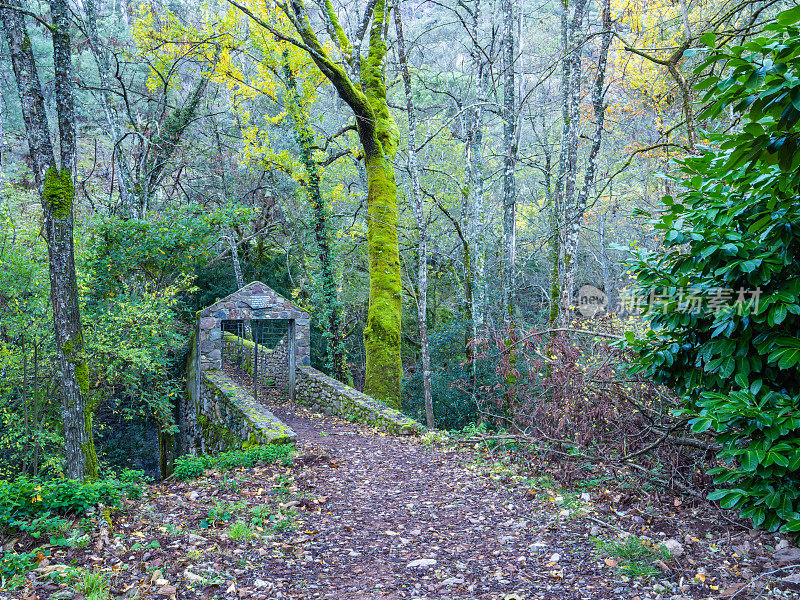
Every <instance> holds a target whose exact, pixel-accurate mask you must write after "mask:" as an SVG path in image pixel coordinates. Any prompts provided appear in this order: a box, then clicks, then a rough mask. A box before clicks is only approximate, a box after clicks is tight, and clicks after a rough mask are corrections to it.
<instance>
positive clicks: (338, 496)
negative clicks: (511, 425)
mask: <svg viewBox="0 0 800 600" xmlns="http://www.w3.org/2000/svg"><path fill="white" fill-rule="evenodd" d="M270 408H271V410H273V412H274V413H275V414H276V416H278V418H280V419H281V420H283V421H284V422H285V423H286V424H287V425H289V426H291V427H292V428H293V429H294V430H295V431H296V432H297V434H298V448H299V449H300V450H301V452H302V454H303V455H304V456H306V457H309V458H307V459H306V460H307V462H308V463H309V464H307V465H304V468H303V469H302V470H301V471H300V472H299V473H298V475H297V481H298V483H299V486H300V489H301V490H303V491H305V492H307V493H308V494H310V495H311V496H313V497H316V498H320V497H322V498H326V501H325V503H324V505H322V510H321V511H320V512H316V513H314V512H312V513H307V514H304V515H303V516H302V519H303V522H304V527H307V530H308V531H312V532H313V533H310V534H307V535H308V536H309V540H308V542H307V544H306V545H305V547H304V555H303V556H304V558H303V559H302V560H298V561H294V562H287V563H282V564H277V565H276V564H272V565H271V567H272V575H273V577H274V576H278V577H280V578H282V579H284V580H287V581H289V582H291V583H290V585H289V588H288V590H287V591H291V592H295V590H296V591H297V592H301V593H302V594H303V597H322V598H353V599H362V598H363V599H367V598H369V599H371V598H450V597H452V598H504V597H506V596H508V595H512V594H514V593H517V594H518V595H519V596H520V598H534V597H536V598H604V599H610V598H617V597H619V598H629V597H631V595H632V594H631V593H630V591H631V590H629V589H626V587H625V586H624V585H622V584H620V583H613V582H608V581H606V579H607V578H606V577H604V575H603V573H602V571H601V569H600V568H599V567H598V566H597V561H598V559H597V557H596V556H595V555H593V553H592V549H593V545H592V544H591V543H590V542H589V541H588V540H587V530H586V528H585V527H584V526H583V525H582V524H580V523H577V522H572V523H570V522H569V519H568V518H567V517H564V518H562V519H558V518H554V515H553V514H552V513H553V509H552V508H550V510H549V511H544V512H543V508H542V505H541V504H540V503H539V502H537V501H535V500H532V499H531V497H530V496H529V495H526V494H525V491H524V490H522V489H517V488H515V487H513V486H509V482H508V481H501V480H498V479H493V478H492V477H491V476H488V477H487V476H486V475H485V474H482V473H480V472H479V471H478V470H477V469H476V466H475V458H474V456H473V455H472V453H469V452H458V451H442V450H440V449H437V448H433V447H429V446H425V445H423V444H420V443H419V442H418V441H417V440H407V439H402V438H396V437H388V436H384V435H380V434H376V433H374V432H371V433H367V432H359V429H358V427H357V426H355V425H353V424H350V423H347V422H345V421H342V420H339V419H335V418H331V417H321V416H319V415H315V414H313V413H309V412H308V411H306V410H305V409H303V408H301V407H297V408H291V407H286V406H275V405H274V404H273V405H271V406H270ZM319 456H326V457H328V458H327V459H323V460H319V459H317V458H315V457H319ZM298 462H299V461H298ZM551 507H552V505H551ZM556 512H558V511H556ZM557 524H558V525H557ZM572 526H574V527H572ZM573 529H574V530H573ZM555 554H558V555H559V556H554V555H555ZM415 564H416V565H419V566H414V565H415ZM276 567H277V568H276Z"/></svg>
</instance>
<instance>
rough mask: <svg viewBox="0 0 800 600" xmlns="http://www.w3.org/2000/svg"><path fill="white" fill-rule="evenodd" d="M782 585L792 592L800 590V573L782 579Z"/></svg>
mask: <svg viewBox="0 0 800 600" xmlns="http://www.w3.org/2000/svg"><path fill="white" fill-rule="evenodd" d="M781 583H782V584H784V585H785V586H786V587H788V588H789V589H790V590H800V573H795V574H794V575H789V576H787V577H782V578H781Z"/></svg>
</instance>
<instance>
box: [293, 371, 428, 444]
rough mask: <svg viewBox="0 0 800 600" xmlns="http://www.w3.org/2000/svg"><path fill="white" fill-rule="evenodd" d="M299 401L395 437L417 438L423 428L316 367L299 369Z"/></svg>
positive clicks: (297, 386)
mask: <svg viewBox="0 0 800 600" xmlns="http://www.w3.org/2000/svg"><path fill="white" fill-rule="evenodd" d="M296 379H297V381H296V384H295V400H296V401H297V402H299V403H300V404H304V405H306V406H309V407H311V408H313V409H314V410H317V411H319V412H322V413H325V414H328V415H338V416H340V417H343V418H345V419H348V420H350V421H356V422H359V423H366V424H367V425H372V426H374V427H380V428H382V429H385V430H386V431H388V432H389V433H393V434H395V435H415V434H418V433H420V432H421V431H422V429H423V427H422V425H420V424H419V423H418V422H417V421H414V420H413V419H409V418H408V417H407V416H405V415H404V414H403V413H401V412H400V411H397V410H395V409H393V408H389V407H388V406H386V405H385V404H383V403H382V402H379V401H378V400H375V399H374V398H372V397H370V396H367V395H366V394H363V393H361V392H359V391H358V390H356V389H353V388H351V387H350V386H347V385H345V384H343V383H341V382H340V381H337V380H336V379H333V378H332V377H328V376H327V375H325V374H324V373H320V372H319V371H317V370H316V369H314V368H312V367H298V369H297V376H296Z"/></svg>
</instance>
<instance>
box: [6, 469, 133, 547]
mask: <svg viewBox="0 0 800 600" xmlns="http://www.w3.org/2000/svg"><path fill="white" fill-rule="evenodd" d="M125 478H126V479H127V480H121V479H103V480H99V481H87V482H82V481H76V480H74V479H50V480H41V479H34V478H28V477H18V478H17V479H15V480H13V481H3V480H0V531H2V532H3V533H5V534H11V533H16V532H24V533H27V534H28V535H30V536H31V537H33V538H39V537H40V536H41V535H42V534H55V533H58V532H60V531H61V530H63V527H64V524H65V522H66V521H65V519H63V518H61V517H63V516H70V517H80V516H84V515H85V514H86V513H87V511H88V510H89V509H90V508H92V507H94V506H96V505H97V504H100V503H102V504H105V505H106V506H110V507H118V506H120V505H121V503H122V499H123V498H140V497H141V495H142V487H143V483H145V481H146V480H147V478H145V477H144V474H142V473H141V472H138V471H127V472H126V473H125Z"/></svg>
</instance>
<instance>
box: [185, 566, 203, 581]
mask: <svg viewBox="0 0 800 600" xmlns="http://www.w3.org/2000/svg"><path fill="white" fill-rule="evenodd" d="M183 576H184V577H185V578H186V580H187V581H203V576H202V575H198V574H197V573H192V572H191V571H190V570H189V569H186V570H185V571H184V572H183Z"/></svg>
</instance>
